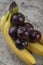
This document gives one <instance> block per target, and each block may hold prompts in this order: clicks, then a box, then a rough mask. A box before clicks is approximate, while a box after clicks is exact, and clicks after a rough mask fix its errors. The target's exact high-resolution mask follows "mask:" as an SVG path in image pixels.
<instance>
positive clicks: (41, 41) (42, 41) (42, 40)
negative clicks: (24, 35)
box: [39, 34, 43, 45]
mask: <svg viewBox="0 0 43 65" xmlns="http://www.w3.org/2000/svg"><path fill="white" fill-rule="evenodd" d="M39 43H41V44H42V45H43V34H42V35H41V40H40V41H39Z"/></svg>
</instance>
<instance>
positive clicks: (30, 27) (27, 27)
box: [24, 22, 34, 32]
mask: <svg viewBox="0 0 43 65" xmlns="http://www.w3.org/2000/svg"><path fill="white" fill-rule="evenodd" d="M24 27H25V28H26V29H27V31H28V32H30V31H31V30H34V27H33V25H32V24H31V23H28V22H26V23H25V24H24Z"/></svg>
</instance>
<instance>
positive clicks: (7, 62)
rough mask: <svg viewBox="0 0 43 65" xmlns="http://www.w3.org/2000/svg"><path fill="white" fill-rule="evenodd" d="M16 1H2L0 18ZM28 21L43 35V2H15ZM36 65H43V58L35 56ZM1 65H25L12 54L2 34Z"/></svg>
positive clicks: (34, 0)
mask: <svg viewBox="0 0 43 65" xmlns="http://www.w3.org/2000/svg"><path fill="white" fill-rule="evenodd" d="M12 1H14V0H0V17H1V16H3V15H4V14H5V13H6V12H7V11H8V7H9V5H10V3H11V2H12ZM15 1H16V2H17V4H18V6H19V8H20V12H22V13H23V14H24V15H25V16H26V19H27V20H28V21H29V22H31V23H32V24H33V26H34V27H35V28H36V29H38V30H40V31H41V32H42V33H43V0H15ZM33 56H34V57H35V58H36V60H37V64H36V65H43V57H40V56H38V55H35V54H33ZM0 65H25V64H24V63H23V62H22V61H21V60H19V59H18V58H17V57H16V55H14V54H13V53H12V51H11V50H10V48H9V47H8V45H7V44H6V41H5V40H4V38H3V36H2V34H1V32H0Z"/></svg>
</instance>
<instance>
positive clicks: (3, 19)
mask: <svg viewBox="0 0 43 65" xmlns="http://www.w3.org/2000/svg"><path fill="white" fill-rule="evenodd" d="M8 17H9V12H7V13H6V14H5V15H4V16H3V17H2V18H1V23H0V26H1V31H2V32H3V26H4V24H5V23H6V21H7V19H8Z"/></svg>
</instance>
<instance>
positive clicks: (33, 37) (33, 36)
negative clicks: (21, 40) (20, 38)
mask: <svg viewBox="0 0 43 65" xmlns="http://www.w3.org/2000/svg"><path fill="white" fill-rule="evenodd" d="M40 39H41V33H40V32H39V31H38V30H31V32H30V35H29V40H30V42H39V41H40Z"/></svg>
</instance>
